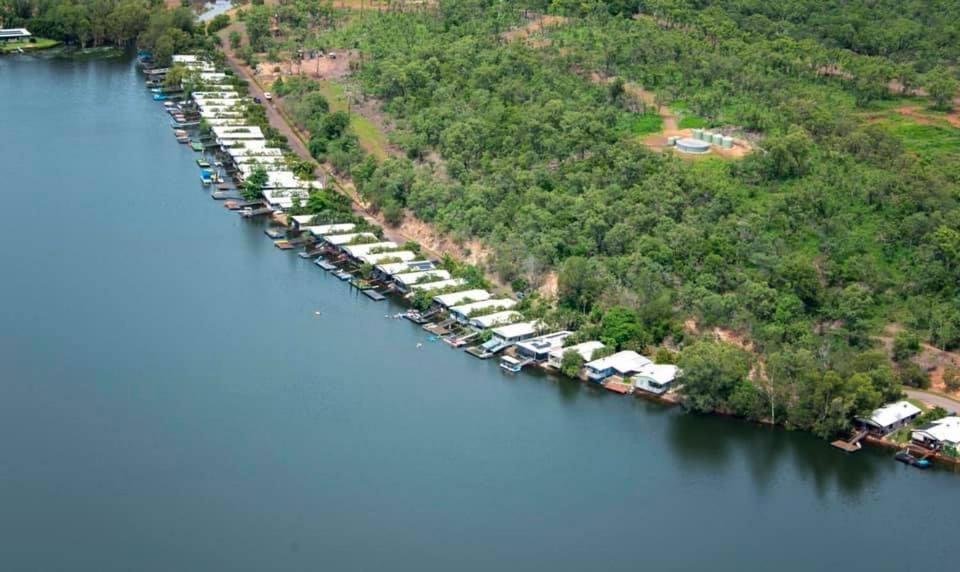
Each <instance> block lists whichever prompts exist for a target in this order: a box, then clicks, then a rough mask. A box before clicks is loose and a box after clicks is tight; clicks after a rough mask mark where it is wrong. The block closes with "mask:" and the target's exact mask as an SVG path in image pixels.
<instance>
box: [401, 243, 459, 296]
mask: <svg viewBox="0 0 960 572" xmlns="http://www.w3.org/2000/svg"><path fill="white" fill-rule="evenodd" d="M411 254H412V253H411ZM466 283H467V281H466V280H464V279H463V278H451V279H450V280H440V281H439V282H427V283H426V284H413V285H412V286H410V290H412V291H414V292H416V291H417V290H423V291H424V292H429V291H431V290H442V289H443V288H450V287H452V286H464V285H466Z"/></svg>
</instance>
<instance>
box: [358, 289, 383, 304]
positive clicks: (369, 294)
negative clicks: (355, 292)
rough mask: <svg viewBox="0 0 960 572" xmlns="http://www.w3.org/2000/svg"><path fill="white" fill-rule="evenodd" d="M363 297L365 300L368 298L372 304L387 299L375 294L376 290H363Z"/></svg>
mask: <svg viewBox="0 0 960 572" xmlns="http://www.w3.org/2000/svg"><path fill="white" fill-rule="evenodd" d="M363 295H364V296H366V297H367V298H370V299H371V300H373V301H374V302H382V301H384V300H386V299H387V297H386V296H384V295H383V294H381V293H380V292H377V291H376V290H364V291H363Z"/></svg>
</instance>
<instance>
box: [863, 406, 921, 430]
mask: <svg viewBox="0 0 960 572" xmlns="http://www.w3.org/2000/svg"><path fill="white" fill-rule="evenodd" d="M920 413H921V411H920V408H919V407H917V406H916V405H914V404H912V403H910V402H909V401H897V402H896V403H889V404H887V405H884V406H883V407H881V408H880V409H877V410H876V411H874V412H873V413H871V414H870V417H869V418H867V419H863V421H869V422H870V423H873V424H875V425H877V426H878V427H890V426H892V425H895V424H897V423H899V422H900V421H903V420H904V419H907V418H908V417H911V416H913V415H918V414H920Z"/></svg>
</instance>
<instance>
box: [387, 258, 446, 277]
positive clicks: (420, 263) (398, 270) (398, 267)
mask: <svg viewBox="0 0 960 572" xmlns="http://www.w3.org/2000/svg"><path fill="white" fill-rule="evenodd" d="M425 266H429V267H431V269H432V267H433V263H432V262H430V261H429V260H410V261H408V262H388V263H387V264H380V265H378V266H377V270H379V271H380V272H383V273H384V274H386V275H388V276H393V275H394V274H403V273H405V272H412V271H413V270H412V269H416V268H418V267H420V268H422V267H425Z"/></svg>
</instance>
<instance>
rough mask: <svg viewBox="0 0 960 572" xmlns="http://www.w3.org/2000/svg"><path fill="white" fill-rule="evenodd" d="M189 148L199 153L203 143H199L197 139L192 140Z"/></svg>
mask: <svg viewBox="0 0 960 572" xmlns="http://www.w3.org/2000/svg"><path fill="white" fill-rule="evenodd" d="M190 148H191V149H193V150H194V151H196V152H197V153H199V152H201V151H203V143H200V142H199V141H193V142H191V143H190Z"/></svg>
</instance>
